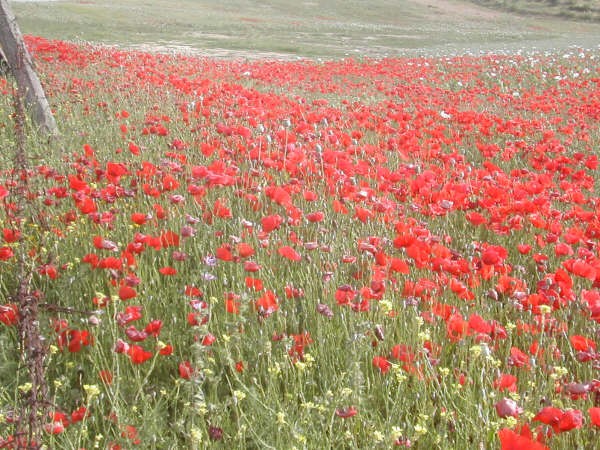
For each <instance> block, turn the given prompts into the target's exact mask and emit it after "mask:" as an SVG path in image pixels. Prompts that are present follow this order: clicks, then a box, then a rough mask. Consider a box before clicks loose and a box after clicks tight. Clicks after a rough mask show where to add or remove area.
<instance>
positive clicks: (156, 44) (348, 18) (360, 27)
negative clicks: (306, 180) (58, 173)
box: [12, 0, 600, 58]
mask: <svg viewBox="0 0 600 450" xmlns="http://www.w3.org/2000/svg"><path fill="white" fill-rule="evenodd" d="M12 6H13V9H14V10H15V12H16V14H17V16H18V21H19V24H20V26H21V28H22V31H23V32H24V33H28V34H34V35H41V36H44V37H48V38H53V39H67V40H76V41H90V42H96V43H104V44H110V45H120V46H129V47H141V48H146V49H162V50H169V49H170V50H173V49H175V50H179V51H194V52H200V53H205V54H209V55H218V56H232V55H233V56H245V57H247V56H275V57H288V58H289V57H295V56H300V57H344V56H354V57H364V56H371V57H380V56H397V55H403V54H414V53H429V54H431V53H442V54H448V53H451V52H464V51H479V50H496V51H501V50H512V51H515V50H517V49H520V48H526V47H531V46H535V47H537V48H541V49H548V48H553V47H566V46H568V45H580V46H584V47H589V46H592V45H595V44H596V43H597V42H598V41H600V25H594V24H585V25H581V24H575V23H571V22H568V21H564V20H559V19H554V18H544V19H540V18H527V17H520V16H518V15H515V14H512V13H506V12H501V11H497V10H491V9H486V8H481V7H478V6H475V5H473V4H471V3H468V2H461V1H445V2H426V1H407V0H399V1H390V0H373V1H369V2H363V1H356V0H353V1H341V0H334V1H324V0H318V1H290V0H278V1H272V2H253V1H242V0H234V1H230V2H229V1H228V2H222V1H215V0H196V1H194V0H177V1H167V0H158V1H133V0H123V1H119V2H109V1H103V0H94V1H59V2H25V3H20V2H16V3H13V5H12Z"/></svg>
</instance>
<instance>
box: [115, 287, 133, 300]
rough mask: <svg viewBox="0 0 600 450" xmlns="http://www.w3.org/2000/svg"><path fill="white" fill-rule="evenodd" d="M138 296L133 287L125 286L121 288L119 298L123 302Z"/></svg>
mask: <svg viewBox="0 0 600 450" xmlns="http://www.w3.org/2000/svg"><path fill="white" fill-rule="evenodd" d="M136 296H137V292H136V291H135V289H134V288H132V287H131V286H127V285H123V286H121V287H120V288H119V298H120V299H121V300H123V301H126V300H130V299H132V298H135V297H136Z"/></svg>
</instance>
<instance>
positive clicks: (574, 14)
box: [474, 0, 600, 22]
mask: <svg viewBox="0 0 600 450" xmlns="http://www.w3.org/2000/svg"><path fill="white" fill-rule="evenodd" d="M474 3H477V4H480V5H485V6H491V7H494V8H503V9H506V10H509V11H513V12H517V13H519V14H538V15H539V14H541V13H543V14H545V15H548V16H556V17H562V18H567V19H576V20H589V21H596V22H598V21H600V3H598V1H597V0H474Z"/></svg>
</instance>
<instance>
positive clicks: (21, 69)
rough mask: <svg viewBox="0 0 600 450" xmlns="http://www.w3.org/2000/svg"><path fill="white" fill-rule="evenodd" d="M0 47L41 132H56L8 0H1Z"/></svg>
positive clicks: (50, 133)
mask: <svg viewBox="0 0 600 450" xmlns="http://www.w3.org/2000/svg"><path fill="white" fill-rule="evenodd" d="M0 47H2V51H3V53H4V56H5V57H6V62H7V63H8V67H9V69H10V72H11V73H12V75H13V76H14V77H15V79H16V81H17V87H18V89H19V96H20V97H21V98H23V97H24V98H25V105H26V106H27V109H28V110H29V111H30V112H31V115H32V119H33V122H34V123H35V124H36V125H37V127H38V128H39V130H40V131H42V132H43V133H45V134H48V135H58V127H57V126H56V121H55V120H54V116H53V115H52V111H51V109H50V105H49V104H48V100H47V99H46V95H45V94H44V90H43V88H42V84H41V83H40V79H39V78H38V76H37V74H36V73H35V70H33V63H32V61H31V56H30V55H29V52H28V51H27V47H25V43H24V42H23V36H22V35H21V31H20V30H19V26H18V25H17V19H16V18H15V16H14V14H13V13H12V10H11V9H10V7H9V5H8V1H7V0H0Z"/></svg>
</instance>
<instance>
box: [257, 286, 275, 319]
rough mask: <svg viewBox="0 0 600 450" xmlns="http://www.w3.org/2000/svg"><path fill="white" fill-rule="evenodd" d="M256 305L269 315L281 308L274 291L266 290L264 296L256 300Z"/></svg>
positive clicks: (259, 309)
mask: <svg viewBox="0 0 600 450" xmlns="http://www.w3.org/2000/svg"><path fill="white" fill-rule="evenodd" d="M254 305H255V307H256V309H257V310H258V311H259V312H260V313H261V315H263V316H269V315H271V314H272V313H273V312H275V311H277V310H278V309H279V302H278V299H277V296H276V295H275V293H274V292H272V291H266V292H265V293H264V295H263V296H262V297H260V298H259V299H258V300H256V302H254Z"/></svg>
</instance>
